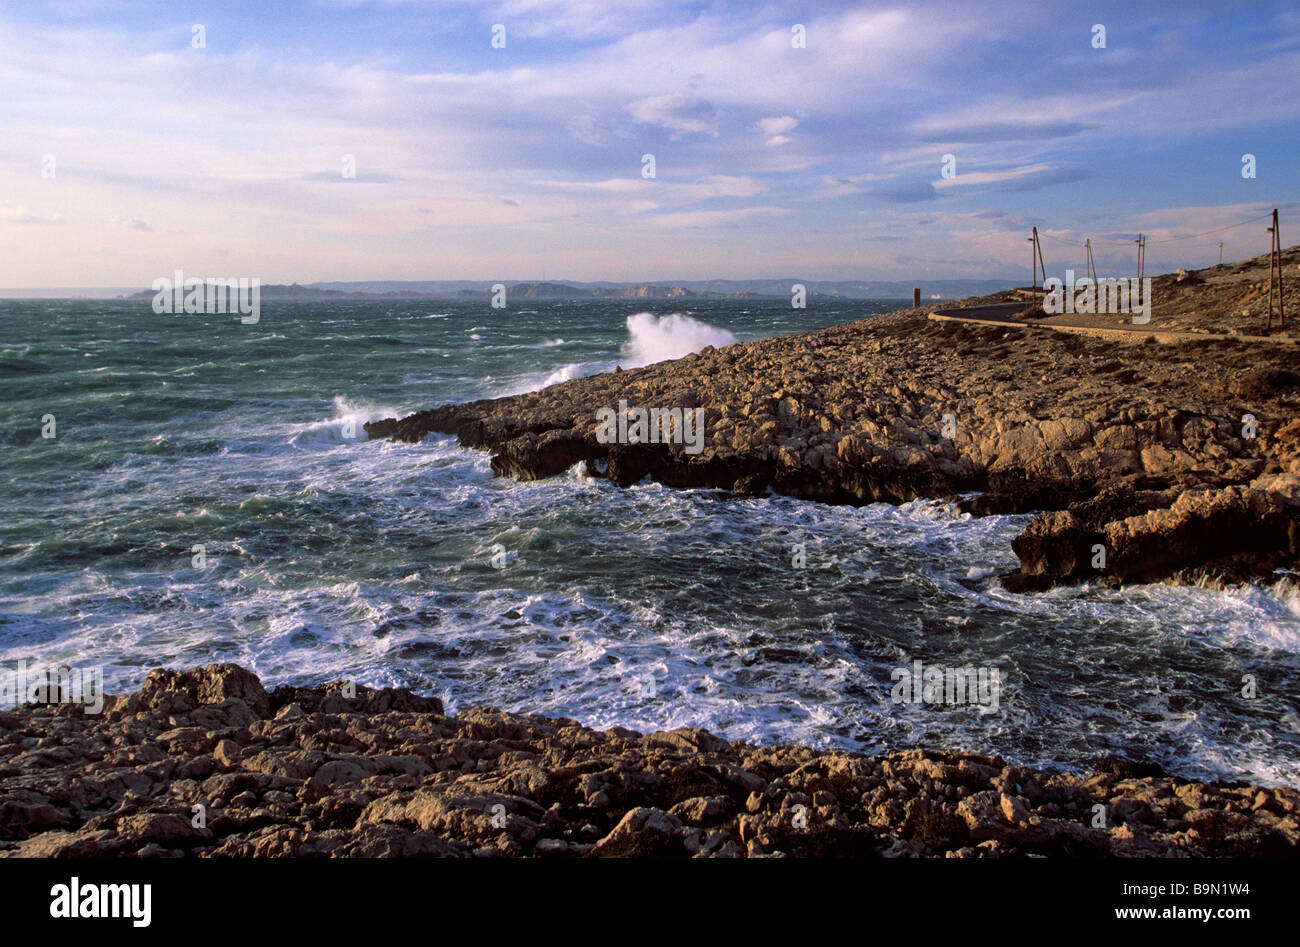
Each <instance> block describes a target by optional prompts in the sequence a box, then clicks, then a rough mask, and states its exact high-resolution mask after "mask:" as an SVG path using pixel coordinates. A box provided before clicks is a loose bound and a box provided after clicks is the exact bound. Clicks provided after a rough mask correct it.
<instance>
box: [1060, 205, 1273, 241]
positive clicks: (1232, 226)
mask: <svg viewBox="0 0 1300 947" xmlns="http://www.w3.org/2000/svg"><path fill="white" fill-rule="evenodd" d="M1271 218H1272V214H1271V213H1270V214H1260V215H1259V216H1258V217H1251V218H1250V219H1249V220H1243V221H1241V222H1240V223H1236V224H1228V226H1226V227H1218V228H1215V229H1214V230H1207V231H1205V232H1204V233H1194V234H1188V235H1187V236H1185V237H1170V238H1169V239H1168V240H1148V241H1147V243H1148V244H1163V243H1179V242H1181V241H1183V240H1196V239H1199V238H1200V237H1208V236H1210V235H1211V234H1216V233H1223V231H1225V230H1234V229H1236V228H1237V227H1244V226H1246V225H1247V224H1254V223H1259V221H1261V220H1269V219H1271ZM1038 238H1039V239H1040V240H1051V241H1052V242H1053V243H1059V244H1061V245H1063V246H1069V247H1072V246H1075V245H1076V244H1074V243H1073V242H1072V241H1069V240H1062V239H1061V238H1060V237H1053V236H1052V235H1051V234H1048V233H1044V232H1043V231H1041V230H1040V231H1039V232H1038ZM1132 242H1133V241H1131V240H1127V241H1125V242H1124V243H1094V244H1093V245H1092V246H1093V249H1097V248H1099V247H1100V248H1105V249H1112V250H1115V249H1123V248H1125V247H1127V246H1129V245H1130V244H1131V243H1132ZM1080 245H1082V244H1080Z"/></svg>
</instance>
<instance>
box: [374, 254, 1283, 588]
mask: <svg viewBox="0 0 1300 947" xmlns="http://www.w3.org/2000/svg"><path fill="white" fill-rule="evenodd" d="M1171 279H1172V277H1171ZM1294 357H1295V350H1294V348H1292V347H1289V346H1271V345H1255V346H1246V345H1244V344H1242V343H1237V342H1234V341H1232V340H1229V339H1224V338H1219V339H1214V338H1207V339H1206V340H1205V341H1203V342H1201V341H1197V342H1194V343H1193V342H1185V343H1179V344H1172V345H1155V344H1142V343H1140V342H1137V343H1133V344H1130V343H1123V342H1114V341H1106V340H1100V339H1087V338H1082V337H1078V336H1069V335H1062V334H1059V333H1054V332H1051V331H1048V330H1038V329H1035V328H1033V327H1031V326H1023V325H1014V324H1011V325H998V326H978V325H970V324H965V323H955V322H944V323H936V322H931V321H928V320H927V319H926V311H925V310H905V311H902V312H899V313H893V314H889V315H885V316H878V317H875V318H872V319H869V320H866V321H863V322H856V323H849V324H845V325H840V326H834V327H831V328H828V329H824V330H820V331H817V332H806V333H801V334H798V335H792V336H785V337H777V338H770V339H762V340H758V341H755V342H749V343H743V344H737V345H732V346H728V347H726V348H723V349H713V348H706V349H704V350H703V351H701V352H699V353H696V354H694V355H690V356H687V357H686V358H683V359H679V360H676V361H670V362H661V363H659V364H656V365H651V366H647V367H645V368H640V369H635V370H631V371H614V372H609V373H605V374H602V375H597V376H594V377H591V378H582V379H575V380H573V381H569V382H565V383H562V384H559V385H554V386H551V387H549V388H546V389H544V390H542V391H538V392H531V393H528V394H524V395H517V396H513V397H509V398H500V399H495V400H485V401H476V402H473V403H471V404H464V405H446V406H443V407H441V408H438V409H436V410H432V411H423V412H420V413H417V414H414V415H411V416H409V417H406V418H403V419H400V420H399V419H395V418H389V419H386V420H382V421H376V422H372V423H370V424H367V425H366V430H367V431H368V432H369V435H370V437H372V438H392V439H396V440H399V441H405V442H407V443H412V444H414V443H418V442H419V441H421V440H422V439H423V438H424V437H425V436H427V435H429V434H430V433H440V434H451V435H455V436H456V437H457V438H458V439H459V441H460V443H462V444H463V445H465V446H467V447H473V448H478V449H482V450H487V451H490V452H492V454H493V457H492V468H493V470H495V471H496V472H497V473H498V474H501V475H505V476H511V477H517V478H520V479H536V478H540V477H549V476H553V475H555V474H558V473H560V472H562V471H564V470H567V469H569V468H570V467H572V466H574V465H575V464H582V465H583V466H584V468H585V470H586V472H587V473H588V474H589V475H590V476H594V477H604V478H607V479H609V480H611V481H613V482H615V483H618V484H621V485H624V486H627V485H631V484H634V483H637V482H638V481H640V480H643V479H645V478H647V477H649V478H650V479H652V480H654V481H656V482H659V483H663V484H666V485H669V486H677V487H708V488H717V489H723V490H730V491H733V492H735V493H737V494H741V495H755V494H761V493H763V492H765V491H767V490H772V491H774V492H776V493H780V494H785V495H789V496H795V497H801V498H805V499H810V500H818V501H823V502H828V503H851V504H862V503H871V502H877V501H886V502H891V503H899V502H905V501H908V500H912V499H916V498H918V497H937V498H952V499H958V498H959V497H960V496H961V495H963V494H970V493H976V494H978V496H976V497H974V498H969V497H968V498H966V499H964V500H962V501H961V502H962V506H963V508H964V509H966V510H968V511H969V512H972V513H976V514H979V513H991V512H997V513H1019V512H1032V511H1039V510H1046V511H1064V510H1068V511H1070V512H1071V513H1072V516H1063V517H1056V518H1045V519H1041V520H1035V521H1034V523H1032V524H1031V525H1030V528H1029V529H1027V530H1026V534H1025V535H1024V536H1023V537H1021V541H1019V542H1018V543H1017V547H1016V548H1017V551H1018V552H1020V551H1021V550H1023V551H1024V554H1025V555H1026V556H1027V557H1028V558H1027V559H1025V560H1024V561H1023V562H1022V569H1021V570H1020V573H1018V575H1019V578H1012V579H1010V580H1009V584H1011V585H1013V586H1015V587H1019V588H1026V589H1027V588H1031V587H1041V586H1042V585H1044V584H1051V583H1053V582H1059V581H1076V580H1078V579H1081V578H1085V577H1087V576H1089V575H1091V574H1093V573H1092V571H1090V569H1091V567H1090V566H1089V567H1087V568H1085V567H1084V566H1083V565H1081V563H1082V562H1084V559H1081V558H1080V556H1081V551H1082V550H1083V549H1084V548H1087V549H1088V550H1089V551H1090V550H1091V547H1092V546H1093V545H1096V544H1098V543H1103V542H1111V543H1112V544H1113V548H1111V547H1108V550H1107V561H1108V562H1109V563H1112V564H1113V565H1111V566H1108V567H1107V569H1108V571H1106V575H1107V577H1108V578H1109V579H1112V580H1115V581H1128V580H1134V581H1145V580H1149V579H1159V578H1166V577H1172V576H1175V575H1177V574H1179V573H1182V572H1185V571H1187V570H1189V569H1192V570H1195V569H1201V570H1202V571H1205V570H1210V571H1213V570H1216V569H1219V570H1220V571H1221V572H1222V574H1223V575H1224V577H1233V576H1235V575H1241V574H1246V573H1249V574H1250V575H1256V574H1262V573H1265V572H1268V571H1269V570H1270V569H1271V568H1275V567H1278V566H1284V565H1289V564H1291V563H1292V562H1293V561H1294V549H1293V548H1292V546H1291V544H1290V541H1289V539H1288V538H1287V537H1288V536H1289V535H1290V533H1289V527H1286V526H1285V524H1284V523H1283V520H1285V519H1286V518H1287V517H1288V516H1289V515H1290V514H1289V513H1282V512H1278V511H1277V510H1276V509H1275V506H1276V504H1274V503H1273V501H1272V500H1268V499H1266V498H1264V497H1263V496H1255V495H1254V494H1253V493H1251V494H1250V496H1243V495H1241V494H1233V496H1236V497H1237V500H1233V501H1228V500H1224V501H1223V502H1225V503H1229V505H1231V504H1234V503H1235V504H1237V505H1236V506H1234V507H1233V509H1236V510H1238V513H1236V514H1234V513H1231V512H1229V511H1228V510H1227V508H1226V507H1225V508H1222V509H1221V508H1220V506H1217V505H1214V504H1213V503H1211V501H1210V500H1208V499H1207V498H1206V494H1207V491H1222V490H1224V489H1226V488H1228V487H1241V488H1248V489H1249V490H1251V491H1254V490H1256V489H1262V488H1256V487H1252V486H1251V484H1252V483H1254V482H1255V481H1257V480H1258V479H1259V478H1261V477H1267V476H1272V475H1276V474H1279V473H1282V474H1293V475H1300V461H1297V460H1296V459H1295V458H1294V457H1293V456H1290V457H1289V456H1288V455H1286V453H1285V451H1284V450H1283V445H1284V442H1285V441H1286V438H1285V436H1284V434H1283V432H1284V431H1292V430H1295V426H1296V425H1298V424H1300V422H1297V421H1295V420H1294V416H1295V410H1296V408H1297V407H1298V406H1300V401H1298V400H1297V396H1300V376H1296V375H1295V373H1294V372H1293V371H1291V370H1290V369H1289V368H1287V367H1286V366H1287V365H1288V364H1289V363H1290V362H1291V361H1292V360H1293V359H1294ZM620 401H622V402H625V403H626V405H627V406H628V409H629V410H632V409H634V408H637V407H642V408H647V409H648V408H661V409H663V408H682V409H686V410H689V409H695V408H700V409H703V425H704V437H703V441H702V444H701V445H700V448H701V449H700V450H699V451H698V452H691V451H688V450H687V449H686V445H685V444H681V443H635V444H630V443H602V441H601V439H600V438H599V437H598V436H597V433H598V427H599V415H598V412H600V411H601V410H602V409H606V408H610V409H614V408H616V406H618V405H619V403H620ZM1288 424H1289V425H1291V426H1290V427H1288ZM1108 490H1110V491H1118V493H1117V494H1116V495H1120V494H1122V495H1125V496H1128V495H1136V494H1138V493H1142V494H1144V495H1154V494H1159V495H1160V502H1159V503H1158V504H1156V505H1154V506H1153V505H1149V503H1150V502H1153V501H1149V500H1142V501H1140V502H1138V503H1137V505H1136V506H1133V507H1132V508H1130V509H1126V510H1119V509H1115V510H1112V511H1111V512H1113V513H1114V515H1113V516H1109V517H1107V518H1104V519H1103V518H1101V516H1100V513H1101V511H1100V510H1098V509H1090V510H1081V509H1076V508H1075V506H1076V505H1077V504H1087V503H1089V502H1091V501H1092V500H1093V499H1094V498H1096V497H1098V496H1100V495H1101V494H1103V493H1105V492H1106V491H1108ZM1264 492H1267V491H1264ZM1183 493H1186V494H1188V495H1189V496H1192V497H1199V498H1200V499H1191V500H1188V501H1186V503H1184V505H1183V506H1180V507H1178V509H1177V510H1175V511H1174V512H1173V513H1171V514H1170V515H1172V516H1173V517H1175V518H1178V523H1177V524H1176V523H1175V522H1174V521H1173V520H1168V519H1161V518H1160V517H1156V518H1155V519H1154V520H1152V525H1148V526H1135V525H1130V526H1126V527H1124V528H1122V529H1121V528H1120V527H1119V526H1118V525H1116V526H1115V529H1114V530H1112V529H1111V526H1112V524H1118V523H1119V519H1116V517H1118V516H1119V514H1120V513H1121V512H1122V513H1123V516H1122V518H1123V519H1127V518H1130V517H1132V516H1135V515H1139V514H1145V513H1148V512H1152V511H1154V510H1156V509H1161V508H1171V507H1172V506H1173V504H1174V500H1175V498H1176V497H1177V496H1178V495H1180V494H1183ZM1227 496H1228V494H1225V497H1227ZM1189 504H1190V506H1189ZM1205 504H1210V505H1211V506H1213V508H1214V509H1215V510H1217V512H1215V513H1213V514H1211V513H1210V508H1211V506H1205ZM1202 506H1204V510H1203V514H1204V515H1202V513H1198V512H1196V510H1197V509H1200V508H1201V507H1202ZM1094 507H1095V504H1094ZM1264 509H1267V510H1270V511H1272V512H1271V513H1270V514H1269V515H1270V516H1271V517H1272V518H1273V519H1272V520H1271V521H1270V522H1271V524H1272V525H1270V526H1269V527H1268V528H1267V529H1264V530H1259V531H1256V532H1255V533H1254V534H1253V539H1250V538H1249V537H1250V535H1251V534H1250V533H1249V531H1248V530H1247V529H1246V525H1245V519H1242V517H1248V516H1249V515H1250V512H1249V511H1251V510H1264ZM1234 517H1236V519H1234ZM1279 517H1280V518H1279ZM1202 520H1203V521H1204V522H1203V523H1202ZM1198 523H1202V525H1199V526H1198V525H1196V524H1198ZM1230 523H1235V524H1236V525H1235V526H1232V527H1231V528H1233V529H1235V530H1236V531H1237V532H1236V535H1238V536H1239V538H1241V539H1243V540H1249V541H1248V542H1246V543H1245V544H1244V545H1242V547H1241V549H1240V550H1238V551H1241V552H1245V551H1247V550H1249V551H1250V552H1251V554H1252V555H1253V557H1254V561H1253V563H1251V564H1250V567H1249V569H1247V570H1246V572H1242V571H1241V569H1244V568H1245V563H1244V562H1238V561H1237V559H1236V558H1233V559H1232V560H1231V561H1230V562H1229V561H1227V560H1225V561H1223V562H1219V561H1218V560H1220V559H1222V558H1223V557H1221V556H1217V555H1213V554H1212V553H1214V551H1215V550H1214V549H1213V548H1211V547H1202V548H1201V550H1200V552H1199V553H1198V552H1197V549H1196V541H1195V539H1194V534H1196V531H1197V530H1198V529H1201V528H1202V526H1204V527H1205V528H1217V527H1218V526H1223V525H1230ZM1171 530H1173V531H1174V532H1175V533H1177V534H1178V535H1180V536H1184V537H1185V540H1183V541H1180V542H1181V545H1180V546H1179V550H1180V551H1178V552H1177V553H1176V554H1175V553H1173V552H1170V554H1168V555H1164V556H1156V555H1148V552H1150V551H1153V550H1155V549H1157V548H1163V546H1162V542H1163V539H1166V538H1169V537H1170V531H1171ZM1112 532H1113V535H1111V533H1112ZM1103 533H1105V534H1107V536H1108V537H1109V538H1108V539H1106V540H1103V539H1102V538H1100V537H1101V536H1102V534H1103ZM1086 561H1087V562H1088V563H1091V553H1089V556H1088V557H1087V559H1086ZM1229 566H1230V567H1231V568H1228V567H1229ZM1220 567H1223V568H1222V569H1221V568H1220ZM1234 569H1235V570H1237V571H1235V572H1234V571H1233V570H1234ZM1224 570H1226V571H1224Z"/></svg>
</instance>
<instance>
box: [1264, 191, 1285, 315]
mask: <svg viewBox="0 0 1300 947" xmlns="http://www.w3.org/2000/svg"><path fill="white" fill-rule="evenodd" d="M1268 232H1269V234H1270V235H1271V239H1270V240H1269V244H1268V323H1267V327H1266V329H1265V331H1266V332H1271V331H1272V330H1273V281H1274V276H1273V274H1274V272H1276V273H1277V277H1276V279H1277V325H1278V328H1279V329H1285V328H1286V312H1285V310H1284V309H1283V306H1282V233H1281V231H1280V230H1279V228H1278V224H1277V208H1276V207H1275V208H1273V226H1272V227H1269V228H1268Z"/></svg>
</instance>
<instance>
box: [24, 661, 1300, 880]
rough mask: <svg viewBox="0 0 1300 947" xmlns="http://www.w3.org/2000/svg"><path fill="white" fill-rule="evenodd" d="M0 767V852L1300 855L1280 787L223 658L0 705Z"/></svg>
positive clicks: (1293, 816)
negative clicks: (539, 704)
mask: <svg viewBox="0 0 1300 947" xmlns="http://www.w3.org/2000/svg"><path fill="white" fill-rule="evenodd" d="M348 694H350V695H351V696H345V695H348ZM0 759H2V760H3V763H0V855H3V856H7V857H96V856H98V857H126V856H137V857H311V856H316V857H324V856H331V857H375V856H395V857H478V858H496V857H548V858H575V857H625V856H637V857H646V856H652V857H724V858H725V857H760V856H776V857H779V856H788V857H825V856H831V857H836V856H866V857H885V858H891V857H955V858H966V857H998V856H1012V857H1024V856H1035V855H1057V856H1060V855H1065V856H1177V857H1203V856H1211V857H1213V856H1288V857H1294V856H1296V855H1297V854H1300V791H1297V790H1295V789H1291V788H1286V787H1277V788H1261V787H1253V786H1246V785H1236V784H1222V783H1199V782H1193V781H1188V780H1183V779H1179V778H1177V777H1174V776H1170V775H1166V774H1164V773H1161V772H1160V771H1159V770H1157V769H1155V768H1154V767H1149V766H1137V765H1133V764H1130V763H1126V762H1121V761H1114V762H1110V763H1108V764H1106V765H1104V766H1102V767H1101V768H1100V769H1099V770H1098V771H1097V772H1094V773H1091V774H1090V775H1086V776H1080V775H1074V774H1069V773H1049V772H1045V771H1039V770H1034V769H1030V768H1026V767H1021V766H1014V765H1008V764H1007V763H1005V762H1004V761H1002V760H1000V759H996V758H993V757H985V756H978V755H971V754H964V753H948V752H941V751H933V750H908V751H904V752H898V753H892V754H888V755H882V756H876V757H868V756H863V755H861V754H855V753H848V752H841V751H834V750H813V749H808V748H804V747H793V746H768V747H756V746H750V745H747V744H744V743H739V742H736V743H732V742H728V741H726V740H722V739H720V738H718V737H715V736H713V735H711V734H709V733H707V732H706V731H703V730H690V729H678V730H673V731H670V732H657V733H650V734H639V733H634V732H632V731H630V730H624V729H621V728H613V729H610V730H607V731H604V732H598V731H595V730H591V729H588V728H586V727H583V726H581V725H579V724H578V723H575V722H574V721H571V720H551V719H546V718H543V717H535V716H526V715H518V714H508V713H504V712H501V711H498V710H493V709H491V708H486V707H481V708H474V709H470V710H466V711H464V712H463V713H460V714H458V715H456V716H446V715H444V713H443V707H442V705H441V703H440V702H439V701H438V700H437V699H436V698H432V697H421V696H418V695H415V694H412V693H411V692H410V691H408V690H404V689H384V690H370V689H367V688H365V687H360V686H355V687H349V686H347V685H345V684H343V683H342V682H336V683H333V684H329V685H325V686H321V687H279V688H276V689H274V690H272V691H270V692H268V691H267V690H266V689H265V688H264V687H263V686H262V684H261V682H260V681H259V680H258V678H257V677H256V676H254V675H253V674H252V673H251V672H249V671H247V670H245V669H243V668H241V667H238V666H236V665H232V664H223V665H209V666H206V667H202V668H194V669H191V670H188V671H183V672H182V671H171V670H155V671H151V672H150V673H149V675H148V677H147V679H146V681H145V683H144V686H143V687H142V688H141V689H140V690H139V691H137V692H135V693H133V694H131V695H129V696H126V697H109V698H108V699H107V700H106V702H105V704H104V707H103V711H102V713H99V714H87V713H85V712H84V711H83V709H82V707H80V706H77V705H74V704H71V703H68V704H27V705H25V706H23V707H20V708H18V709H16V710H12V711H7V712H0Z"/></svg>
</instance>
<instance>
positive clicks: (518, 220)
mask: <svg viewBox="0 0 1300 947" xmlns="http://www.w3.org/2000/svg"><path fill="white" fill-rule="evenodd" d="M195 24H199V25H201V26H202V27H203V35H204V40H205V44H206V45H205V46H204V47H203V48H195V46H194V44H193V36H194V26H195ZM496 24H500V25H501V26H503V27H504V28H505V47H504V48H494V47H493V45H492V37H493V27H494V25H496ZM796 24H797V25H800V26H802V27H804V32H805V34H806V46H805V47H804V48H797V47H796V46H795V44H794V43H793V42H792V37H793V32H792V30H793V28H794V27H795V25H796ZM1094 24H1100V25H1102V26H1104V27H1105V40H1106V46H1105V48H1104V49H1098V48H1094V46H1093V43H1092V41H1093V36H1094ZM1298 77H1300V10H1297V8H1296V7H1295V5H1294V4H1292V3H1277V4H1273V3H1266V2H1259V3H1207V4H1197V3H1143V4H1135V3H1132V2H1131V0H1130V2H1125V3H1108V2H1100V3H1078V2H1075V3H1055V2H1051V0H1045V2H1030V3H1016V2H1006V0H997V2H970V3H960V4H956V3H946V4H934V3H926V2H920V3H906V4H902V3H862V4H857V3H820V2H807V3H797V4H780V3H773V4H740V3H736V4H732V3H673V2H671V0H670V2H663V0H656V2H650V0H622V2H620V0H601V2H598V0H500V2H486V3H471V2H421V0H405V2H404V0H377V2H365V0H315V2H297V3H274V4H271V3H265V2H259V3H251V2H250V3H245V2H239V3H186V2H181V3H125V2H123V3H116V2H99V0H73V2H58V0H50V2H43V3H39V4H18V3H6V4H3V5H0V287H36V286H107V285H112V286H119V285H120V286H128V285H139V286H147V285H148V284H149V283H151V282H152V280H153V279H154V278H155V277H157V276H160V275H164V274H171V273H172V272H173V271H174V270H175V269H177V268H180V269H184V270H185V271H186V272H187V273H190V274H192V275H200V276H216V275H220V276H232V275H234V276H250V277H258V278H260V279H261V280H262V281H263V282H264V283H271V282H290V281H295V280H296V281H299V282H310V281H316V280H352V279H498V278H500V279H507V280H512V279H535V278H540V277H541V276H542V275H543V273H545V275H546V276H547V277H548V278H550V279H574V280H596V279H610V280H642V279H647V280H648V279H674V278H675V279H704V278H711V277H718V278H733V279H744V278H758V277H784V276H800V277H805V278H813V279H864V280H871V279H925V278H930V279H941V278H958V277H978V276H1004V275H1012V276H1016V277H1024V276H1026V275H1027V272H1026V271H1027V269H1028V259H1029V250H1028V244H1027V243H1026V239H1025V238H1026V237H1027V235H1028V232H1029V229H1030V227H1032V226H1034V225H1037V226H1038V227H1039V228H1040V230H1041V231H1043V233H1044V235H1045V237H1046V240H1045V243H1044V246H1045V249H1046V250H1047V260H1048V266H1049V270H1063V269H1064V267H1065V266H1076V267H1079V268H1081V266H1082V262H1083V251H1082V249H1081V247H1080V244H1081V243H1082V241H1083V239H1084V238H1085V237H1087V236H1091V237H1092V238H1093V239H1094V243H1096V244H1098V245H1100V246H1101V248H1100V249H1099V250H1098V257H1099V260H1100V264H1101V266H1102V269H1103V271H1109V270H1114V271H1115V272H1125V273H1126V272H1128V271H1129V270H1130V269H1131V261H1132V259H1133V251H1132V249H1131V248H1130V244H1128V241H1129V240H1131V237H1132V236H1133V235H1134V234H1135V233H1136V232H1138V231H1142V232H1145V233H1148V234H1150V241H1151V243H1150V246H1149V249H1148V271H1163V270H1167V269H1172V268H1174V267H1177V266H1189V267H1190V266H1203V265H1206V264H1208V263H1212V262H1214V261H1215V260H1217V257H1218V242H1219V241H1220V240H1222V241H1223V242H1224V244H1225V247H1224V255H1225V259H1228V258H1239V257H1243V256H1248V255H1254V254H1257V253H1263V252H1266V250H1267V246H1268V235H1267V234H1266V233H1265V230H1264V227H1265V223H1264V222H1263V221H1262V220H1260V221H1257V222H1252V223H1251V224H1249V225H1247V226H1242V227H1235V228H1232V229H1228V230H1225V231H1223V232H1222V233H1215V234H1211V235H1209V236H1205V237H1197V238H1195V239H1182V238H1186V237H1189V236H1190V235H1194V234H1200V233H1203V232H1205V231H1211V230H1216V229H1218V228H1223V227H1228V226H1229V225H1232V224H1237V223H1239V222H1241V221H1244V220H1247V219H1250V218H1254V217H1262V215H1263V214H1264V213H1265V212H1267V211H1268V210H1270V209H1271V208H1273V207H1279V208H1281V209H1282V227H1283V237H1284V240H1285V242H1287V243H1295V242H1297V240H1296V236H1297V234H1300V229H1295V228H1296V226H1297V224H1300V221H1297V219H1296V212H1297V211H1300V178H1298V172H1300V160H1298V159H1300V82H1297V78H1298ZM645 154H652V155H654V159H655V171H656V176H655V178H653V179H646V178H644V177H643V176H642V168H643V164H642V156H643V155H645ZM1244 154H1253V155H1254V156H1255V160H1256V177H1255V178H1253V179H1245V178H1243V177H1242V174H1241V168H1242V156H1243V155H1244ZM346 155H351V156H353V158H354V160H355V166H356V176H355V178H347V177H344V175H343V173H342V165H343V161H344V156H346ZM944 155H952V156H953V158H954V159H955V170H956V175H955V176H954V177H951V178H945V177H943V176H942V173H941V168H942V162H943V156H944ZM51 168H52V170H53V174H52V176H51V175H50V173H49V171H50V169H51ZM43 171H45V173H44V174H43V173H42V172H43ZM1288 231H1290V233H1288ZM1288 237H1290V238H1291V239H1287V238H1288Z"/></svg>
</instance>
